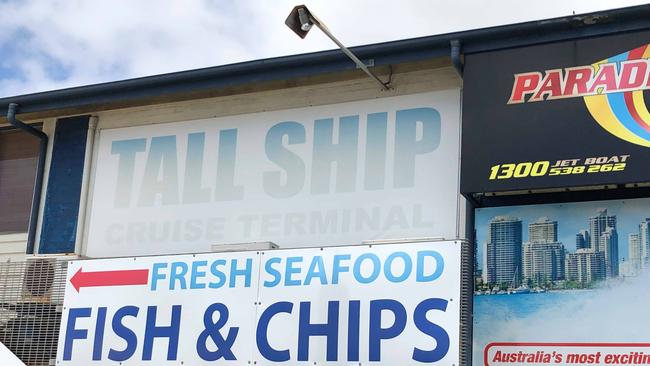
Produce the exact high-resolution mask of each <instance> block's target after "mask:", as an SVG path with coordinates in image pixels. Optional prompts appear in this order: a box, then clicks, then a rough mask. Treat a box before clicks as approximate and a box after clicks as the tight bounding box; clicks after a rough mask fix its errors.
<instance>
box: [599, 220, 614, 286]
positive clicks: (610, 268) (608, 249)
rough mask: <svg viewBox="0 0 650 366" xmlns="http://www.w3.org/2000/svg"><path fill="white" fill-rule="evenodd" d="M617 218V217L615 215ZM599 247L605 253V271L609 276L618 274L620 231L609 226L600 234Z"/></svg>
mask: <svg viewBox="0 0 650 366" xmlns="http://www.w3.org/2000/svg"><path fill="white" fill-rule="evenodd" d="M614 220H616V217H614ZM598 247H599V248H600V249H601V250H599V252H603V253H604V254H605V272H606V274H607V277H608V278H610V277H616V276H618V264H619V263H618V233H617V232H616V229H615V228H613V227H608V228H607V229H605V231H604V232H603V233H602V234H601V235H600V240H599V242H598Z"/></svg>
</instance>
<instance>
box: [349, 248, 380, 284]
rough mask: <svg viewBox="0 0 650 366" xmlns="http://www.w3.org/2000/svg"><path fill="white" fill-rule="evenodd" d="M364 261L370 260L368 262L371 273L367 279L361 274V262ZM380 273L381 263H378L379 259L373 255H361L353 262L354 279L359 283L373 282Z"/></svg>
mask: <svg viewBox="0 0 650 366" xmlns="http://www.w3.org/2000/svg"><path fill="white" fill-rule="evenodd" d="M366 259H370V262H371V263H372V273H371V274H370V276H368V277H363V274H362V273H361V266H362V265H363V261H364V260H366ZM380 271H381V262H380V261H379V258H378V257H377V256H376V255H375V254H374V253H364V254H361V255H360V256H359V257H358V258H357V259H356V260H355V261H354V278H355V279H356V280H357V282H359V283H370V282H373V281H374V280H376V279H377V277H378V276H379V272H380Z"/></svg>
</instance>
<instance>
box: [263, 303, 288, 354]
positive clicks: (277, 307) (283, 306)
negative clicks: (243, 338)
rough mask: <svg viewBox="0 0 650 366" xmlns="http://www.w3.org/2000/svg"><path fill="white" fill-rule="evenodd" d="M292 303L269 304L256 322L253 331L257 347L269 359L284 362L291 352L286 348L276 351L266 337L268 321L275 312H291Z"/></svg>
mask: <svg viewBox="0 0 650 366" xmlns="http://www.w3.org/2000/svg"><path fill="white" fill-rule="evenodd" d="M291 310H293V304H292V303H290V302H286V301H283V302H276V303H275V304H273V305H271V306H269V307H268V308H266V309H265V310H264V312H262V315H261V316H260V320H259V321H258V322H257V330H256V331H255V339H256V340H257V342H256V343H257V349H258V350H259V351H260V354H261V355H262V356H263V357H264V358H266V359H267V360H269V361H273V362H284V361H289V359H290V358H291V354H290V353H289V350H288V349H285V350H281V351H278V350H276V349H274V348H273V347H271V345H270V344H269V339H268V332H269V322H270V321H271V318H273V317H274V316H275V315H276V314H279V313H287V314H291Z"/></svg>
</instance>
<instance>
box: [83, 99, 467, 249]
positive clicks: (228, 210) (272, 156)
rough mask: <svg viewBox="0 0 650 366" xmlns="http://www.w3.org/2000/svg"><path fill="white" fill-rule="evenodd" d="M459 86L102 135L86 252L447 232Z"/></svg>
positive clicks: (452, 234)
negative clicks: (442, 89)
mask: <svg viewBox="0 0 650 366" xmlns="http://www.w3.org/2000/svg"><path fill="white" fill-rule="evenodd" d="M459 125H460V91H459V90H447V91H438V92H430V93H423V94H413V95H406V96H398V97H389V98H381V99H375V100H366V101H359V102H350V103H343V104H336V105H326V106H317V107H309V108H300V109H292V110H283V111H273V112H263V113H256V114H246V115H238V116H229V117H220V118H212V119H205V120H194V121H186V122H177V123H169V124H160V125H147V126H139V127H128V128H116V129H103V130H101V132H100V138H99V143H98V147H97V151H96V155H97V163H96V165H95V172H94V184H93V187H92V201H91V209H90V224H89V229H88V237H87V240H86V243H87V244H86V248H85V253H83V254H85V255H87V256H90V257H108V256H124V255H146V254H172V253H193V252H205V251H210V250H211V249H212V246H213V245H218V244H223V243H226V244H232V243H249V242H257V241H272V242H275V243H276V244H278V245H280V246H281V247H305V246H315V245H344V244H353V243H358V242H361V241H363V240H370V239H388V238H407V237H410V238H413V237H444V238H448V239H449V238H456V237H458V235H457V230H458V229H457V224H458V197H459V195H458V184H459V182H458V180H459V178H458V175H459V174H458V170H459V162H458V160H459V150H460V126H459Z"/></svg>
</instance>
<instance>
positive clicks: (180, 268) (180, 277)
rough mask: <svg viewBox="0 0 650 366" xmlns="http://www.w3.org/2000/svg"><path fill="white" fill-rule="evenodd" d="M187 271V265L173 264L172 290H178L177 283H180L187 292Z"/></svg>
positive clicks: (170, 286) (171, 275)
mask: <svg viewBox="0 0 650 366" xmlns="http://www.w3.org/2000/svg"><path fill="white" fill-rule="evenodd" d="M187 271H188V268H187V263H185V262H172V265H171V271H170V273H169V289H170V290H174V289H175V288H176V281H178V282H179V284H180V288H181V290H185V289H186V288H187V282H186V281H185V275H186V274H187Z"/></svg>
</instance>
